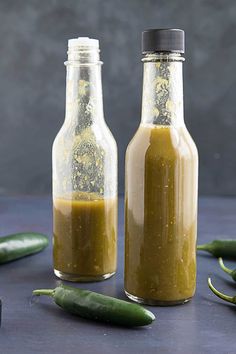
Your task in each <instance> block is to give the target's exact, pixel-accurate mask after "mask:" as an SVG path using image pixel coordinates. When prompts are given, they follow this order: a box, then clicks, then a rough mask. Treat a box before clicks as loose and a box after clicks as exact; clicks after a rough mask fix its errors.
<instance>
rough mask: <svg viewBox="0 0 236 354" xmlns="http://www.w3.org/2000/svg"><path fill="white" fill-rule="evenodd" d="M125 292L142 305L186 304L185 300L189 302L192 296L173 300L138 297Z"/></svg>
mask: <svg viewBox="0 0 236 354" xmlns="http://www.w3.org/2000/svg"><path fill="white" fill-rule="evenodd" d="M125 294H126V296H127V297H128V298H129V299H130V300H132V301H134V302H138V303H139V304H143V305H149V306H176V305H183V304H186V303H187V302H189V301H190V300H191V299H192V297H189V298H187V299H182V300H174V301H162V300H161V301H159V300H153V299H145V298H142V297H138V296H134V295H132V294H130V293H129V292H128V291H126V290H125Z"/></svg>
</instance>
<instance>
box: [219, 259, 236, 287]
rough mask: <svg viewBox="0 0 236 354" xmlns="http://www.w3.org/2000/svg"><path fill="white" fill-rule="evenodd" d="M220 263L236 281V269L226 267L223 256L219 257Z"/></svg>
mask: <svg viewBox="0 0 236 354" xmlns="http://www.w3.org/2000/svg"><path fill="white" fill-rule="evenodd" d="M219 264H220V267H221V269H222V270H223V271H224V272H225V273H227V274H229V275H230V276H231V277H232V279H233V280H234V281H236V269H230V268H228V267H226V266H225V265H224V262H223V259H222V258H221V257H220V258H219Z"/></svg>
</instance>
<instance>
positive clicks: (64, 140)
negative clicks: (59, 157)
mask: <svg viewBox="0 0 236 354" xmlns="http://www.w3.org/2000/svg"><path fill="white" fill-rule="evenodd" d="M77 146H87V147H90V148H91V149H96V148H97V149H100V150H103V151H105V152H109V153H111V154H113V155H114V154H116V153H117V145H116V141H115V139H114V137H113V135H112V133H111V131H110V129H109V128H108V126H107V125H106V124H103V125H95V124H94V125H91V126H89V127H87V128H84V129H81V128H80V126H79V125H77V126H73V125H68V124H63V125H62V127H61V129H60V130H59V132H58V134H57V135H56V137H55V139H54V142H53V152H54V153H56V152H57V151H60V152H61V151H62V150H67V152H70V151H74V150H75V149H76V147H77Z"/></svg>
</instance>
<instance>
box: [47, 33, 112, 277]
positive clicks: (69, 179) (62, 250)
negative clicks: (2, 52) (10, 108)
mask: <svg viewBox="0 0 236 354" xmlns="http://www.w3.org/2000/svg"><path fill="white" fill-rule="evenodd" d="M101 64H102V62H101V61H100V57H99V42H98V40H94V39H89V38H86V37H85V38H84V37H81V38H77V39H72V40H69V42H68V61H67V62H66V63H65V65H66V67H67V83H66V117H65V121H64V124H63V126H62V128H61V130H60V131H59V133H58V135H57V136H56V138H55V141H54V144H53V233H54V238H53V261H54V272H55V274H56V275H57V276H58V277H59V278H61V279H65V280H70V281H97V280H103V279H106V278H109V277H111V276H112V275H113V274H114V273H115V272H116V266H117V264H116V263H117V146H116V142H115V140H114V138H113V136H112V134H111V132H110V130H109V129H108V127H107V125H106V123H105V120H104V114H103V99H102V84H101Z"/></svg>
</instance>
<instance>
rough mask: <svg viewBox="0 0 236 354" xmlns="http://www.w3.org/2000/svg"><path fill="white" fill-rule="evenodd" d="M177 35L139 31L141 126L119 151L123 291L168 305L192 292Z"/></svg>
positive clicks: (192, 186) (193, 197) (188, 151)
mask: <svg viewBox="0 0 236 354" xmlns="http://www.w3.org/2000/svg"><path fill="white" fill-rule="evenodd" d="M183 52H184V32H183V31H181V30H173V29H167V30H149V31H145V32H143V53H144V58H143V63H144V77H143V98H142V119H141V124H140V126H139V128H138V130H137V132H136V134H135V136H134V138H133V139H132V140H131V142H130V144H129V146H128V148H127V152H126V193H125V209H126V212H125V291H126V294H127V296H128V297H129V298H131V299H132V300H134V301H137V302H141V303H147V304H152V305H174V304H179V303H184V302H186V301H188V300H189V299H190V298H191V297H192V296H193V295H194V292H195V286H196V233H197V190H198V153H197V149H196V146H195V144H194V142H193V140H192V138H191V136H190V135H189V133H188V131H187V128H186V126H185V123H184V118H183V83H182V65H183V61H184V58H183V56H182V53H183Z"/></svg>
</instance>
